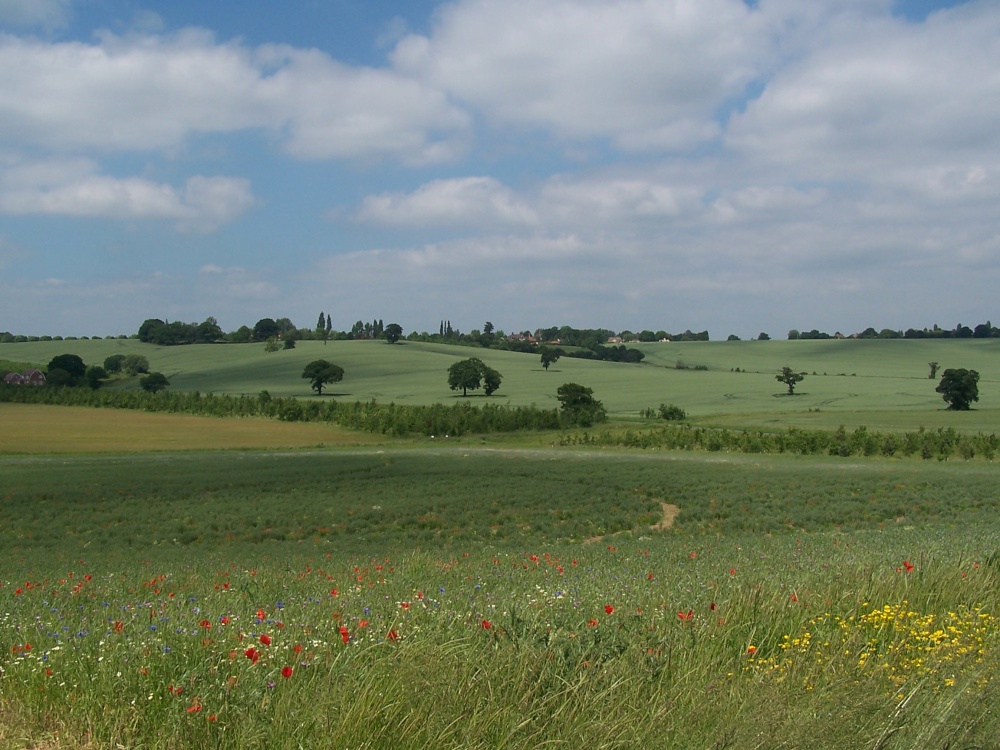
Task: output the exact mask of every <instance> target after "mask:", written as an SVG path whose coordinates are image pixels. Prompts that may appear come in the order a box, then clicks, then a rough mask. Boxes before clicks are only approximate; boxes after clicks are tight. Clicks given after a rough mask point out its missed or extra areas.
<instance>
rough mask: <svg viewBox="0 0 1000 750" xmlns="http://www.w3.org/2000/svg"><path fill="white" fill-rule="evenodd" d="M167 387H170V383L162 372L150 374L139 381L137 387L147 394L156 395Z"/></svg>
mask: <svg viewBox="0 0 1000 750" xmlns="http://www.w3.org/2000/svg"><path fill="white" fill-rule="evenodd" d="M168 385H170V381H169V380H167V376H166V375H164V374H163V373H162V372H151V373H149V375H146V376H145V377H142V378H140V379H139V387H140V388H142V390H144V391H146V392H147V393H158V392H159V391H162V390H163V389H164V388H166V387H167V386H168Z"/></svg>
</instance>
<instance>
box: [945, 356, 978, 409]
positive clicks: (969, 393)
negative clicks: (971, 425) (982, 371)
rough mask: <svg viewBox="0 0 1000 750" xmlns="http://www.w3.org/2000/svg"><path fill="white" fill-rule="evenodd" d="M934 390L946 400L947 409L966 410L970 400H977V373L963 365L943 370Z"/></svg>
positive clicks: (970, 402)
mask: <svg viewBox="0 0 1000 750" xmlns="http://www.w3.org/2000/svg"><path fill="white" fill-rule="evenodd" d="M934 390H935V391H937V392H938V393H940V394H941V398H943V399H944V400H945V401H947V402H948V408H949V409H952V410H954V411H968V409H969V408H970V406H971V404H972V402H973V401H978V400H979V373H978V372H976V371H975V370H966V369H965V368H964V367H960V368H957V369H948V370H945V371H944V372H943V373H941V382H940V383H938V386H937V388H935V389H934Z"/></svg>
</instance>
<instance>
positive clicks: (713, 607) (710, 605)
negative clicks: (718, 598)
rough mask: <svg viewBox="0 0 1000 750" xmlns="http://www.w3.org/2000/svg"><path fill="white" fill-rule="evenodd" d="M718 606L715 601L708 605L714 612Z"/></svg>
mask: <svg viewBox="0 0 1000 750" xmlns="http://www.w3.org/2000/svg"><path fill="white" fill-rule="evenodd" d="M716 606H717V605H716V604H715V602H712V603H711V604H709V605H708V608H709V609H710V610H711V611H712V612H714V611H715V608H716Z"/></svg>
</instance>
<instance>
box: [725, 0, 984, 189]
mask: <svg viewBox="0 0 1000 750" xmlns="http://www.w3.org/2000/svg"><path fill="white" fill-rule="evenodd" d="M998 69H1000V6H998V5H997V4H996V3H986V2H972V3H969V4H967V5H963V6H960V7H958V8H955V9H952V10H949V11H941V12H938V13H936V14H933V15H931V16H930V17H929V18H928V19H927V20H926V22H924V23H922V24H913V23H909V22H906V21H903V20H901V19H894V18H891V17H889V16H888V15H885V16H882V17H880V18H871V17H870V16H867V15H866V16H858V15H851V14H844V15H842V16H838V17H835V18H834V19H832V20H831V21H830V23H829V26H828V27H827V28H826V30H825V31H824V33H823V35H822V36H821V37H820V38H819V39H818V40H817V42H816V44H815V46H814V47H813V49H811V50H810V51H809V53H808V54H807V55H805V56H803V57H801V58H800V59H795V60H791V61H789V62H788V63H787V64H786V65H785V66H784V67H783V69H782V70H781V71H780V72H778V73H777V74H776V75H775V77H774V78H773V79H772V80H770V81H769V82H768V84H767V87H766V88H765V90H764V92H763V93H762V95H761V96H760V97H759V98H758V99H757V100H755V101H753V102H751V103H750V104H749V105H748V106H747V109H746V112H745V113H742V114H740V115H738V116H736V117H735V118H734V119H733V121H732V123H731V127H730V129H729V133H728V134H727V143H728V144H729V145H730V146H731V147H732V148H733V149H735V150H737V151H738V152H739V153H741V154H743V155H746V156H747V157H748V158H750V159H752V160H754V161H755V162H757V163H765V162H766V163H770V164H772V165H776V166H779V165H780V166H781V168H783V169H785V170H787V172H788V173H793V174H796V175H810V176H813V177H816V178H822V179H825V180H838V179H841V180H843V179H858V178H862V179H866V180H871V181H873V182H876V183H877V182H880V181H882V180H883V179H885V178H888V179H892V175H893V174H895V173H897V170H900V169H904V170H905V169H909V168H910V167H912V166H913V165H919V164H922V165H925V166H928V165H929V166H935V167H937V166H941V165H944V164H949V163H952V162H953V161H954V160H959V161H961V162H967V161H968V160H969V158H970V156H972V155H974V158H977V159H981V158H982V156H983V154H984V153H990V154H992V155H993V156H994V157H998V156H1000V130H998V129H997V127H996V123H997V122H998V121H1000V77H998V76H997V75H996V71H997V70H998Z"/></svg>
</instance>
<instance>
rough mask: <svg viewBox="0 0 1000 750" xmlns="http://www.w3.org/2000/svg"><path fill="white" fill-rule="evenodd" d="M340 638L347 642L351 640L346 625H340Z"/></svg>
mask: <svg viewBox="0 0 1000 750" xmlns="http://www.w3.org/2000/svg"><path fill="white" fill-rule="evenodd" d="M340 639H341V640H342V641H343V642H344V643H348V642H349V641H350V640H351V634H350V633H349V632H348V630H347V626H346V625H341V626H340Z"/></svg>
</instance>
